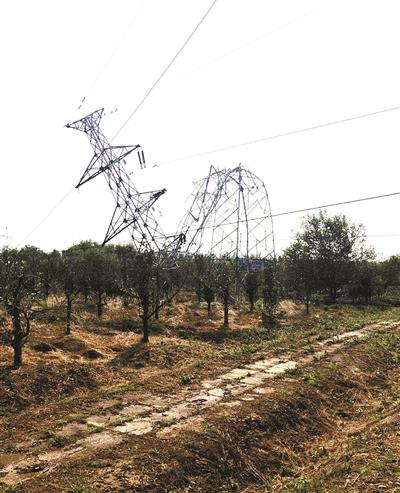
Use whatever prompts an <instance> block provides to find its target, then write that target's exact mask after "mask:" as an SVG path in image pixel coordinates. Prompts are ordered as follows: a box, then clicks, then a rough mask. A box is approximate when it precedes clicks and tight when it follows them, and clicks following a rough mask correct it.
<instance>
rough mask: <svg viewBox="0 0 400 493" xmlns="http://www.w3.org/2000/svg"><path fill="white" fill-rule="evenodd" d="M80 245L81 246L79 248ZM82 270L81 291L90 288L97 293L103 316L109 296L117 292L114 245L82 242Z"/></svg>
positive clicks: (97, 304) (99, 310)
mask: <svg viewBox="0 0 400 493" xmlns="http://www.w3.org/2000/svg"><path fill="white" fill-rule="evenodd" d="M79 247H80V248H79ZM74 248H75V249H78V250H81V256H82V257H81V260H82V262H81V264H80V265H81V270H80V275H79V278H78V282H79V285H80V289H81V291H83V290H86V289H88V288H89V290H90V292H92V293H93V294H94V295H95V299H96V306H97V315H98V317H99V318H101V316H102V314H103V307H104V306H105V305H106V303H107V302H106V300H107V296H109V295H112V294H115V293H116V292H117V288H118V286H117V258H116V255H115V250H114V247H112V246H105V247H102V246H100V245H98V244H97V243H91V242H88V243H86V244H84V245H82V244H80V245H77V247H74Z"/></svg>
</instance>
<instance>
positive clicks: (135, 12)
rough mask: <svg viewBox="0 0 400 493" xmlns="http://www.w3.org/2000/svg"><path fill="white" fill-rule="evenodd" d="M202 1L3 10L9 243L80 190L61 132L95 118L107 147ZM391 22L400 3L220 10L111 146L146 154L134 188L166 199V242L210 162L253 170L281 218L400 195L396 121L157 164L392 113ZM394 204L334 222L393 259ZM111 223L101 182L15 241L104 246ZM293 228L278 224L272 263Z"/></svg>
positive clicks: (282, 1)
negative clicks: (101, 112) (351, 226)
mask: <svg viewBox="0 0 400 493" xmlns="http://www.w3.org/2000/svg"><path fill="white" fill-rule="evenodd" d="M211 3H212V2H211V0H168V1H167V0H129V1H128V0H113V1H112V2H111V1H110V0H109V1H105V0H84V1H82V0H79V1H78V0H68V1H65V0H58V1H57V2H55V1H54V0H53V1H50V0H36V1H35V2H32V1H29V0H14V1H12V2H10V1H8V2H6V1H3V2H1V3H0V46H1V50H2V57H1V59H2V77H1V79H0V84H1V90H0V124H1V136H2V152H1V185H0V187H1V189H0V211H1V213H0V235H5V234H6V228H8V234H9V235H10V236H11V240H10V243H11V244H12V245H14V246H15V245H17V244H19V243H20V242H21V241H22V240H24V238H25V237H26V236H27V235H28V233H29V232H30V231H31V230H32V229H33V228H35V227H36V226H37V225H38V223H39V222H40V221H41V220H42V219H43V218H44V217H45V216H46V215H47V214H48V213H49V211H50V210H51V209H52V208H53V206H54V205H55V204H56V203H58V201H60V199H61V198H62V197H63V196H64V195H65V194H66V193H67V192H68V191H69V190H70V189H71V188H72V187H73V186H74V185H76V183H77V182H78V180H79V178H80V176H81V175H82V173H83V171H84V169H85V167H86V165H87V163H88V161H89V159H90V158H91V148H90V146H89V143H88V142H87V140H86V138H85V136H84V135H83V134H81V133H78V132H76V131H74V130H69V129H66V128H64V125H65V124H66V123H68V122H71V121H73V120H76V119H78V118H81V117H82V116H84V115H85V114H88V113H90V112H92V111H94V110H96V109H98V108H101V107H104V108H105V111H106V117H105V119H104V122H103V130H104V132H105V134H106V135H107V136H109V138H111V137H112V135H114V134H115V132H116V131H117V130H118V129H119V128H120V126H121V125H122V123H123V122H124V121H125V120H126V118H127V117H128V115H129V114H130V113H131V112H132V111H133V109H134V108H135V106H136V105H137V103H138V102H139V101H140V99H141V98H142V97H143V95H144V94H145V93H146V91H147V90H148V89H149V87H150V86H151V85H152V83H153V82H154V80H155V79H156V78H157V77H158V75H159V74H160V73H161V71H162V69H163V68H164V67H165V66H166V64H167V63H168V62H169V61H170V59H171V58H172V56H173V55H174V54H175V53H176V51H177V50H178V48H179V47H180V46H181V44H182V43H183V42H184V41H185V39H186V38H187V36H188V35H189V33H190V32H191V31H192V29H193V28H194V26H195V25H196V23H197V22H198V21H199V19H200V18H201V16H202V15H203V14H204V12H205V10H206V9H207V8H208V6H209V5H210V4H211ZM399 17H400V3H399V2H398V1H396V0H319V1H317V0H279V1H278V0H218V1H217V3H216V5H215V7H214V8H213V10H212V11H211V13H210V15H209V17H207V19H206V21H205V22H204V24H203V25H202V26H201V27H200V29H199V30H198V32H197V33H196V35H195V36H194V37H193V39H192V40H191V42H190V43H189V44H188V46H187V47H186V49H185V50H184V52H183V53H182V54H181V55H180V57H179V58H178V59H177V60H176V62H175V63H174V65H173V66H172V67H171V69H170V70H169V71H168V73H167V75H166V76H165V77H164V78H163V79H162V81H161V82H160V84H159V85H158V86H157V88H156V89H155V90H154V91H153V93H152V94H151V95H150V97H149V98H148V99H147V100H146V101H145V103H144V104H143V106H142V107H141V108H140V109H139V111H138V112H137V113H136V115H135V116H134V118H132V120H130V122H129V123H128V124H127V125H126V127H125V128H124V130H123V131H122V132H121V133H120V135H119V136H118V138H117V139H116V141H115V142H114V143H115V144H121V145H122V144H141V145H142V146H143V148H144V150H145V154H146V158H147V169H146V170H144V171H138V172H137V173H135V174H134V175H132V178H133V180H134V181H135V184H136V185H137V187H138V188H139V189H140V190H143V191H145V190H153V189H158V188H164V187H165V188H166V189H167V190H168V192H167V194H165V195H164V196H163V197H162V198H161V199H160V200H159V202H158V209H161V211H162V221H163V225H164V229H165V230H166V231H168V232H169V231H174V229H175V228H176V225H177V224H178V221H179V219H180V218H181V217H182V215H183V213H184V210H185V207H187V203H185V199H186V198H187V196H188V195H189V194H190V192H191V190H192V188H193V183H192V182H193V181H196V180H199V179H201V178H203V177H204V176H205V175H206V174H207V171H208V168H209V166H210V165H211V164H213V165H215V166H220V167H233V166H236V165H237V164H238V163H239V162H241V163H242V164H243V165H245V166H247V167H248V168H249V169H251V170H252V171H253V172H254V173H255V174H257V175H258V176H259V177H260V178H261V179H263V180H264V182H265V185H266V187H267V189H268V192H269V196H270V201H271V207H272V211H273V212H275V213H278V212H283V211H287V210H292V209H299V208H303V207H311V206H314V205H315V206H316V205H320V204H326V203H330V202H338V201H342V200H350V199H355V198H361V197H367V196H371V195H378V194H386V193H391V192H397V191H400V184H399V171H398V170H399V161H400V146H399V138H398V135H399V130H400V125H399V124H400V110H399V111H392V112H389V113H384V114H381V115H377V116H374V117H371V118H366V119H362V120H356V121H352V122H349V123H344V124H341V125H336V126H331V127H327V128H322V129H319V130H315V131H312V132H307V133H303V134H298V135H292V136H288V137H285V138H282V139H277V140H272V141H266V142H264V143H259V144H255V145H251V146H244V147H239V148H236V149H232V150H229V151H224V152H218V153H215V154H209V155H205V156H200V157H198V158H194V159H186V160H181V161H175V162H173V163H166V162H167V161H170V160H174V159H175V158H179V157H183V156H187V155H191V154H196V153H198V152H203V151H207V150H210V149H215V148H220V147H224V146H230V145H234V144H238V143H241V142H246V141H249V140H254V139H259V138H262V137H266V136H269V135H274V134H278V133H282V132H286V131H291V130H295V129H298V128H303V127H308V126H313V125H316V124H319V123H324V122H329V121H332V120H338V119H342V118H347V117H352V116H355V115H358V114H362V113H368V112H373V111H376V110H380V109H384V108H387V107H392V106H396V105H399V104H400V95H399V94H398V92H399V87H400V69H399V64H398V48H399V46H400V29H399V28H398V22H399ZM84 97H85V98H86V99H85V102H84V104H83V105H82V107H81V108H80V109H79V110H78V107H79V105H80V102H81V100H82V98H84ZM116 109H117V111H115V110H116ZM162 163H165V164H164V165H162ZM155 164H157V165H158V166H157V167H153V166H154V165H155ZM399 205H400V196H397V197H392V198H385V199H381V200H375V201H370V202H362V203H359V204H354V205H351V206H342V207H336V208H332V209H329V212H330V213H331V214H333V213H343V214H346V215H347V216H348V217H349V218H350V219H351V220H352V221H354V222H356V223H363V224H364V225H365V227H366V233H367V235H368V243H369V244H370V245H371V246H374V247H375V249H376V251H377V252H378V253H379V254H380V255H381V256H382V257H385V256H388V255H391V254H394V253H400V225H399V224H398V222H399V221H398V217H399V215H398V211H399ZM112 211H113V203H112V197H111V194H110V192H109V190H108V189H107V185H106V183H105V181H104V179H102V177H99V178H97V179H96V180H93V181H92V182H91V183H89V184H87V185H85V186H84V187H82V188H81V189H80V190H79V191H75V190H74V191H73V192H72V193H70V194H69V195H68V197H67V198H66V199H65V200H64V201H63V202H62V203H61V204H60V205H59V207H57V209H56V210H55V211H54V213H53V214H52V215H51V216H50V217H49V218H48V219H47V220H46V221H45V222H44V223H43V224H42V225H41V226H40V227H39V228H38V229H37V230H36V231H35V232H34V233H33V234H32V235H30V236H29V238H27V239H26V241H25V243H29V244H34V245H37V246H39V247H41V248H43V249H45V250H51V249H53V248H58V249H62V248H65V247H67V246H69V245H71V244H73V243H76V242H79V241H80V240H82V239H93V240H97V241H102V239H103V237H104V234H105V231H106V229H107V226H108V223H109V219H110V216H111V214H112ZM301 218H302V215H301V214H297V215H290V216H285V217H282V218H276V220H275V236H276V243H277V247H278V250H280V249H281V248H283V247H285V246H287V245H288V244H289V242H290V239H291V238H292V237H293V233H294V232H295V231H297V230H298V228H299V226H300V224H301ZM388 235H391V236H388ZM396 235H398V236H396ZM123 239H126V238H123V237H122V238H121V240H123ZM1 244H4V238H3V237H0V245H1Z"/></svg>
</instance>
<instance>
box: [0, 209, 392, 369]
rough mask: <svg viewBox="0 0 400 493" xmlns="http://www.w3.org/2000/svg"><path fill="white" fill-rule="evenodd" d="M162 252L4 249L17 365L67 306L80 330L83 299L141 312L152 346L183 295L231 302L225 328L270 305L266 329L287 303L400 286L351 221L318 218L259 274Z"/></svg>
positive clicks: (2, 290) (2, 266) (91, 247)
mask: <svg viewBox="0 0 400 493" xmlns="http://www.w3.org/2000/svg"><path fill="white" fill-rule="evenodd" d="M161 255H163V254H155V253H154V252H137V251H136V250H135V249H134V247H133V246H130V245H108V246H105V247H101V246H100V245H98V244H97V243H94V242H82V243H80V244H78V245H75V246H72V247H71V248H69V249H68V250H65V251H63V252H58V251H53V252H51V253H45V252H43V251H41V250H40V249H38V248H36V247H31V246H28V247H24V248H23V249H21V250H15V249H4V250H2V251H1V252H0V304H1V306H2V308H3V315H4V316H3V318H2V319H1V323H2V326H3V332H4V328H8V330H7V331H6V332H5V333H6V335H7V338H8V341H9V343H10V344H11V345H12V347H13V349H14V365H15V366H16V367H18V366H20V365H21V363H22V346H23V344H24V341H25V340H26V338H27V337H28V336H29V332H30V328H31V322H32V320H33V319H34V317H35V316H36V315H37V314H38V313H40V312H42V311H44V310H51V309H54V307H58V306H59V305H60V306H61V305H62V306H63V307H64V308H65V319H66V334H70V332H71V321H72V316H73V308H74V304H75V302H76V300H77V298H78V297H80V298H83V299H84V300H85V302H86V303H87V302H88V300H89V298H90V299H91V300H92V301H94V302H95V304H96V307H97V315H98V316H99V317H101V316H102V314H103V308H104V306H105V305H106V303H107V299H108V298H109V297H116V296H118V297H120V298H121V299H122V300H123V303H124V305H125V307H128V306H129V305H130V304H131V303H132V302H135V303H137V304H138V305H139V307H140V312H141V318H142V328H143V341H144V342H147V341H148V339H149V321H150V320H151V318H152V317H155V318H158V317H159V312H160V309H161V308H162V306H163V305H165V304H166V303H168V302H169V301H171V300H172V299H173V297H174V295H175V294H176V293H177V292H178V291H179V290H182V289H184V290H186V291H192V292H194V293H196V295H197V298H198V300H199V301H202V300H204V301H205V302H206V303H207V311H208V316H210V315H211V312H212V305H213V302H214V301H215V300H216V299H218V300H219V301H221V303H222V305H223V313H224V320H223V323H224V325H225V326H228V325H229V307H230V306H231V305H232V304H233V303H235V302H237V300H238V299H240V298H241V299H243V298H245V299H247V302H248V304H249V310H250V311H253V310H254V308H255V306H256V304H257V303H259V304H260V305H261V307H262V309H261V313H262V318H263V324H264V326H265V327H269V328H271V327H273V326H274V324H275V321H276V312H277V305H278V298H279V297H280V296H281V297H286V298H292V299H296V300H302V301H304V303H305V307H306V311H307V313H308V312H309V309H310V303H311V301H312V300H313V298H316V297H318V298H321V297H322V298H324V299H325V300H329V301H336V300H337V299H338V297H347V298H350V299H352V300H354V301H355V300H360V299H363V300H364V301H365V302H370V301H371V299H372V297H373V296H374V295H376V294H379V293H383V292H387V291H388V290H390V289H392V288H396V287H398V286H400V257H391V258H390V259H388V260H386V261H384V262H377V261H376V259H375V255H374V252H373V251H372V250H370V249H367V248H366V246H365V240H364V231H363V228H362V227H361V226H357V225H354V224H351V223H350V222H349V221H348V220H347V218H346V217H344V216H334V217H329V216H328V215H327V214H326V213H322V212H321V213H320V214H319V215H316V216H311V217H308V218H307V219H306V220H305V222H304V224H303V227H302V229H301V231H300V232H299V233H298V234H297V235H296V237H295V240H294V242H293V243H292V245H291V246H290V247H289V248H287V249H286V250H285V251H284V252H283V254H282V255H281V256H280V257H279V258H278V259H276V260H272V261H269V262H264V263H260V262H256V261H254V262H250V266H251V268H250V270H249V269H248V268H244V267H243V266H241V264H240V262H238V260H235V259H230V258H228V257H221V258H215V257H212V256H206V255H196V256H192V257H182V258H178V259H177V266H176V267H175V268H173V267H170V268H168V269H166V268H165V267H160V266H162V265H164V266H165V265H166V263H165V262H162V259H161V258H160V256H161Z"/></svg>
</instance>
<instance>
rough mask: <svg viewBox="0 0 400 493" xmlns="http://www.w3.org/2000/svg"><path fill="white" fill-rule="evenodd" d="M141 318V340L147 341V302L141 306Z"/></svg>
mask: <svg viewBox="0 0 400 493" xmlns="http://www.w3.org/2000/svg"><path fill="white" fill-rule="evenodd" d="M142 320H143V337H142V342H145V343H147V342H149V307H148V305H147V304H146V305H145V306H143V315H142Z"/></svg>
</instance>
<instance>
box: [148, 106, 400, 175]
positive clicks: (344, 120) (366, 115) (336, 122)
mask: <svg viewBox="0 0 400 493" xmlns="http://www.w3.org/2000/svg"><path fill="white" fill-rule="evenodd" d="M399 109H400V105H399V106H391V107H390V108H384V109H382V110H378V111H373V112H371V113H363V114H360V115H356V116H350V117H348V118H342V119H340V120H333V121H331V122H325V123H320V124H318V125H313V126H311V127H304V128H300V129H296V130H290V131H288V132H283V133H280V134H275V135H269V136H268V137H261V138H260V139H254V140H249V141H247V142H241V143H240V144H233V145H230V146H225V147H219V148H216V149H211V150H209V151H203V152H198V153H196V154H189V155H187V156H182V157H178V158H174V159H169V160H168V161H162V162H161V163H158V164H155V165H154V166H153V167H157V166H164V165H166V164H171V163H175V162H177V161H185V160H187V159H193V158H196V157H201V156H207V155H209V154H215V153H217V152H223V151H228V150H230V149H237V148H238V147H244V146H249V145H253V144H259V143H261V142H267V141H269V140H275V139H280V138H282V137H288V136H289V135H295V134H301V133H305V132H310V131H312V130H317V129H320V128H324V127H331V126H333V125H339V124H341V123H347V122H351V121H354V120H361V119H362V118H369V117H371V116H376V115H380V114H382V113H388V112H390V111H397V110H399Z"/></svg>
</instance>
